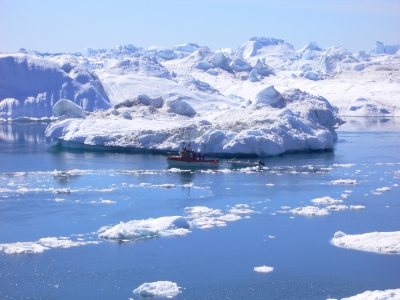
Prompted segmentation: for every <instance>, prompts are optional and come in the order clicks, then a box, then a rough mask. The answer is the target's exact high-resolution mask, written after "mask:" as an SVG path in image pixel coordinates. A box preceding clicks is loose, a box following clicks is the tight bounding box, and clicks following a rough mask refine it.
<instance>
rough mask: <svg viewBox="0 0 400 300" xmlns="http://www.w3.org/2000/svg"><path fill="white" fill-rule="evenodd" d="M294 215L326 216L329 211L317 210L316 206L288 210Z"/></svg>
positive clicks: (324, 209)
mask: <svg viewBox="0 0 400 300" xmlns="http://www.w3.org/2000/svg"><path fill="white" fill-rule="evenodd" d="M290 212H291V213H293V214H295V215H303V216H327V215H329V211H328V210H327V209H326V208H319V207H316V206H306V207H297V208H294V209H292V210H290Z"/></svg>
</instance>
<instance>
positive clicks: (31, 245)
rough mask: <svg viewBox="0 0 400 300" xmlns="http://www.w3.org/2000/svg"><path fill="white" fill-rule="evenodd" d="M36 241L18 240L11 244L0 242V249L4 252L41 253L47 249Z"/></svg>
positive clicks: (47, 248)
mask: <svg viewBox="0 0 400 300" xmlns="http://www.w3.org/2000/svg"><path fill="white" fill-rule="evenodd" d="M49 249H50V248H49V247H45V246H43V245H40V244H38V243H36V242H18V243H11V244H0V251H1V252H3V253H5V254H35V253H43V251H44V250H49Z"/></svg>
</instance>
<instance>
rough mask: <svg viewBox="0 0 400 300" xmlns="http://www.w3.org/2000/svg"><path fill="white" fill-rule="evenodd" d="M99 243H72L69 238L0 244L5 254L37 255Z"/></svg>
mask: <svg viewBox="0 0 400 300" xmlns="http://www.w3.org/2000/svg"><path fill="white" fill-rule="evenodd" d="M99 243H100V241H72V240H70V239H68V238H67V239H66V238H57V237H48V238H41V239H39V240H38V241H37V242H17V243H8V244H0V251H1V252H3V253H5V254H36V253H42V252H43V251H44V250H49V249H52V248H70V247H76V246H84V245H89V244H99Z"/></svg>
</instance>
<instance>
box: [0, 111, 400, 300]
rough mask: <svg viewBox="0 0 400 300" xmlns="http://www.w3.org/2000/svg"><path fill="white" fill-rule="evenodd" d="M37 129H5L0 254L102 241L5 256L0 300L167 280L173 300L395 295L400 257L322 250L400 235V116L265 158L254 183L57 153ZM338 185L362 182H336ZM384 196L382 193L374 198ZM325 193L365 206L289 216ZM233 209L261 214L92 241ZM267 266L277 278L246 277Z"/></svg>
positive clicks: (83, 294) (123, 295) (0, 262)
mask: <svg viewBox="0 0 400 300" xmlns="http://www.w3.org/2000/svg"><path fill="white" fill-rule="evenodd" d="M45 128H46V124H15V123H13V124H0V244H6V243H15V242H35V241H38V240H39V239H41V238H45V237H68V239H71V240H74V241H80V240H85V241H101V243H99V244H90V245H84V246H76V247H70V248H52V249H50V250H46V251H44V252H43V253H38V254H30V255H27V254H20V255H7V254H0V299H129V298H131V299H139V297H138V296H137V295H135V294H133V293H132V291H133V290H134V289H135V288H137V287H138V286H140V285H141V284H143V283H145V282H154V281H161V280H162V281H164V280H166V281H172V282H176V283H177V284H178V286H180V287H182V289H181V291H182V293H180V294H179V295H177V296H176V297H175V299H328V298H338V299H340V298H342V297H349V296H352V295H355V294H358V293H362V292H364V291H366V290H377V289H379V290H384V289H394V288H400V276H399V272H400V256H399V255H379V254H373V253H367V252H361V251H356V250H347V249H341V248H337V247H335V246H333V245H331V244H330V242H329V241H330V240H331V239H332V237H333V235H334V233H335V232H336V231H343V232H345V233H347V234H361V233H367V232H373V231H398V230H400V187H398V185H399V184H400V120H399V119H393V118H392V119H390V118H388V119H375V118H354V119H348V122H347V123H346V124H344V125H343V126H341V127H340V129H339V130H338V135H339V139H338V141H337V143H336V145H335V149H334V151H332V152H320V153H301V154H289V155H283V156H279V157H268V158H264V159H263V161H264V163H265V164H266V167H267V168H266V169H265V170H262V171H260V172H257V171H247V172H246V171H240V170H233V169H231V168H230V167H229V165H228V163H227V162H226V160H224V159H221V166H220V168H219V171H216V172H204V171H203V172H202V171H194V172H183V171H177V170H170V169H168V167H167V164H166V162H165V157H164V155H154V154H143V153H141V154H132V153H113V152H84V151H71V150H60V149H54V148H52V147H51V146H52V141H50V140H48V139H46V138H45V137H44V130H45ZM55 170H57V172H55ZM59 171H65V172H64V173H62V172H59ZM338 179H356V180H357V182H358V184H357V185H334V184H332V183H331V181H333V180H338ZM166 187H169V188H166ZM382 187H389V188H390V190H389V191H383V192H381V193H378V192H377V191H376V189H379V188H382ZM342 194H347V195H348V197H347V198H344V197H343V196H342ZM324 196H330V197H332V198H335V199H342V200H343V203H342V204H344V205H347V206H350V205H363V206H365V207H366V208H365V210H350V209H347V210H343V211H332V212H331V213H330V214H329V215H328V216H323V217H306V216H301V215H293V214H292V213H291V212H289V211H290V209H293V208H296V207H304V206H307V205H312V202H310V201H311V200H312V199H315V198H320V197H324ZM104 200H110V201H104ZM102 201H103V202H102ZM107 202H108V203H109V204H107ZM110 203H111V204H110ZM238 204H247V205H249V208H250V209H252V210H254V211H255V213H252V214H249V215H248V216H250V217H251V218H244V216H245V215H242V217H243V218H242V219H241V220H238V221H235V222H227V226H226V227H215V228H212V229H209V230H203V229H199V228H193V229H191V231H192V232H191V233H190V234H189V235H187V236H181V237H160V238H157V239H148V240H144V241H140V242H124V243H116V242H109V241H105V240H101V239H99V238H98V237H97V234H96V233H95V232H96V231H97V230H99V229H100V228H101V227H103V226H107V225H116V224H118V223H120V222H121V221H123V222H127V221H130V220H142V219H148V218H159V217H163V216H185V210H184V209H185V207H192V206H206V207H209V208H214V209H221V210H222V211H223V212H226V211H227V209H229V208H231V207H233V206H235V205H238ZM288 207H290V208H288ZM272 236H273V237H274V238H271V237H272ZM263 265H266V266H270V267H273V268H274V270H273V272H270V273H257V272H255V271H254V270H253V269H254V267H258V266H263Z"/></svg>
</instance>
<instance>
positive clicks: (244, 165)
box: [228, 158, 265, 168]
mask: <svg viewBox="0 0 400 300" xmlns="http://www.w3.org/2000/svg"><path fill="white" fill-rule="evenodd" d="M228 163H229V164H231V166H232V167H233V168H248V167H259V168H262V167H263V166H265V164H264V163H263V162H262V161H261V160H257V161H249V160H248V161H241V160H236V158H232V159H231V160H228Z"/></svg>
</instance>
